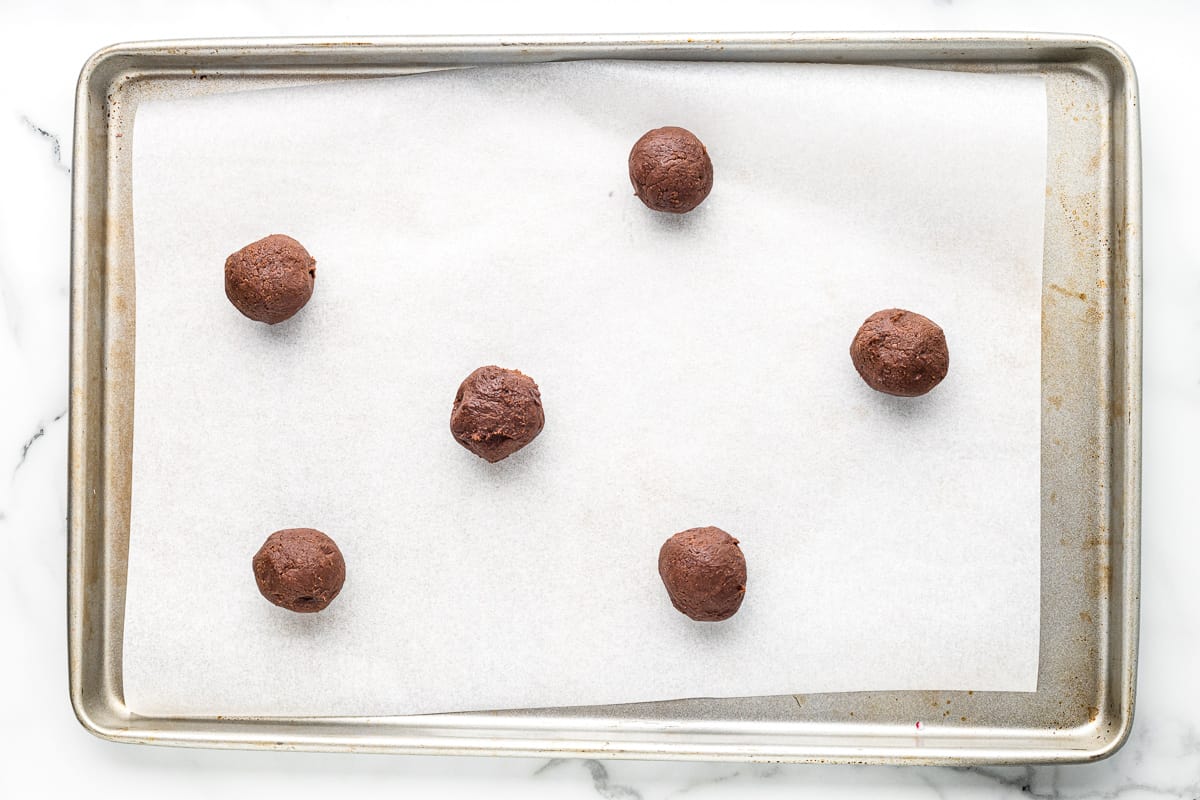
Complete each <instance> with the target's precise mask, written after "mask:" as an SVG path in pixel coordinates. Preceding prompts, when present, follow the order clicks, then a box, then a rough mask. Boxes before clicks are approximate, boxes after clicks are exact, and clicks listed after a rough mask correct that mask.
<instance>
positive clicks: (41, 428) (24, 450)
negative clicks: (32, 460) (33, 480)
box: [13, 409, 67, 475]
mask: <svg viewBox="0 0 1200 800" xmlns="http://www.w3.org/2000/svg"><path fill="white" fill-rule="evenodd" d="M66 415H67V410H66V409H63V410H62V411H60V412H59V413H58V414H57V415H55V417H54V419H52V420H50V423H49V425H53V424H54V423H56V422H59V421H60V420H62V418H63V417H65V416H66ZM47 427H48V425H38V429H37V430H36V431H34V434H33V436H30V437H29V438H28V439H26V440H25V444H23V445H21V459H20V460H19V461H18V462H17V465H16V466H15V467H13V475H16V474H17V472H18V470H20V469H21V467H23V466H24V465H25V459H26V457H27V456H28V455H29V449H30V448H31V447H33V444H34V442H36V441H37V440H38V439H40V438H42V437H43V436H45V435H46V428H47Z"/></svg>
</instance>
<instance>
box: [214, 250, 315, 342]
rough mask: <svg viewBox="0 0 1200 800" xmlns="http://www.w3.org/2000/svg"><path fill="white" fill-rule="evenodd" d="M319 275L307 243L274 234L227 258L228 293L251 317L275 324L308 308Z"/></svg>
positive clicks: (226, 291)
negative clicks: (307, 248) (305, 307)
mask: <svg viewBox="0 0 1200 800" xmlns="http://www.w3.org/2000/svg"><path fill="white" fill-rule="evenodd" d="M316 277H317V262H316V259H314V258H313V257H312V256H310V255H309V254H308V251H307V250H305V249H304V246H303V245H301V244H300V243H299V242H297V241H296V240H295V239H293V238H292V237H290V236H284V235H283V234H281V233H273V234H271V235H270V236H268V237H267V238H265V239H259V240H258V241H257V242H253V243H251V244H248V245H246V246H245V247H243V248H242V249H241V250H238V251H237V252H236V253H234V254H233V255H231V256H230V257H229V258H227V259H225V296H226V297H228V298H229V302H231V303H233V305H234V307H235V308H237V310H238V311H240V312H242V313H243V314H245V315H246V316H247V317H249V318H250V319H253V320H257V321H259V322H265V323H267V324H268V325H274V324H275V323H277V322H283V321H284V320H285V319H289V318H290V317H291V316H292V315H293V314H295V313H296V312H297V311H299V310H300V309H302V308H304V304H305V303H307V302H308V298H310V297H312V293H313V282H314V281H315V280H316Z"/></svg>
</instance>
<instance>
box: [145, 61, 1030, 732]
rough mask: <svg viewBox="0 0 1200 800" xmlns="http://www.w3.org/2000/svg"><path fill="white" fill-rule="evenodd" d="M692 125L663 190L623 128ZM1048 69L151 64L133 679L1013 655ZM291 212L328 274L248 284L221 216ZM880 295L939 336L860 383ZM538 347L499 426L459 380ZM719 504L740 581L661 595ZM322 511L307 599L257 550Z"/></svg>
mask: <svg viewBox="0 0 1200 800" xmlns="http://www.w3.org/2000/svg"><path fill="white" fill-rule="evenodd" d="M664 124H674V125H682V126H684V127H687V128H689V129H691V130H692V131H694V132H695V133H696V134H697V135H698V136H699V137H700V138H701V139H702V140H703V141H704V142H705V143H706V145H707V146H708V149H709V152H710V154H711V156H712V159H713V162H714V164H715V172H716V180H715V188H714V190H713V192H712V195H711V196H710V197H709V199H708V201H707V202H706V203H705V204H704V205H702V206H701V207H700V208H699V209H698V210H697V211H696V212H694V213H692V214H689V215H686V216H666V215H660V214H655V213H653V212H651V211H649V210H647V209H646V208H644V207H643V206H642V205H641V204H640V203H639V202H638V200H637V199H636V198H635V197H634V196H633V194H632V191H631V189H630V186H629V182H628V177H627V167H626V159H627V156H628V152H629V148H630V146H631V145H632V144H633V142H634V141H635V140H636V139H637V138H638V136H640V135H641V134H642V133H643V132H644V131H646V130H648V129H650V128H653V127H657V126H660V125H664ZM1045 131H1046V120H1045V95H1044V89H1043V86H1042V83H1041V81H1040V80H1039V79H1036V78H1029V77H1018V76H1006V75H966V74H951V73H939V72H932V71H920V70H905V69H899V68H865V67H833V66H812V65H783V64H759V65H752V64H698V63H691V64H665V63H654V64H650V63H605V62H594V63H575V64H557V65H541V66H523V67H519V68H484V69H475V70H457V71H451V72H441V73H436V74H428V75H422V76H413V77H403V78H397V79H382V80H358V81H351V82H345V83H337V84H331V85H324V86H317V87H306V88H293V89H284V90H272V91H262V92H250V93H240V94H226V95H219V96H212V97H204V98H199V99H187V100H167V101H156V102H148V103H146V104H145V105H143V106H142V107H141V108H140V109H139V110H138V117H137V124H136V130H135V136H134V204H135V237H136V260H137V375H136V408H135V426H136V430H135V437H134V460H133V468H134V475H133V498H132V503H133V505H132V530H131V535H130V552H129V576H128V597H127V604H126V617H125V634H124V635H125V638H124V642H125V650H124V680H125V695H126V699H127V701H128V703H129V706H130V707H131V708H132V709H133V710H134V711H135V712H142V713H174V714H189V713H202V714H212V713H221V714H300V715H305V714H371V715H378V714H392V713H424V712H439V711H455V710H464V709H497V708H511V707H542V706H563V705H577V704H596V703H614V702H629V701H642V700H656V699H669V698H680V697H694V696H740V695H757V694H781V693H790V692H791V693H795V692H805V693H811V692H828V691H841V690H898V689H940V690H952V689H974V690H1012V691H1028V690H1033V689H1035V688H1036V672H1037V662H1038V614H1039V544H1038V539H1039V533H1038V531H1039V514H1040V511H1039V446H1040V445H1039V394H1040V392H1039V359H1040V355H1039V342H1040V339H1039V337H1040V322H1039V319H1040V315H1039V310H1040V285H1041V277H1040V275H1041V259H1042V217H1043V204H1044V193H1043V186H1044V169H1045V160H1046V141H1045ZM269 233H287V234H290V235H292V236H294V237H296V238H297V239H299V240H300V241H301V242H303V243H304V244H305V245H306V246H307V247H308V249H309V250H310V251H311V252H312V254H313V255H314V256H315V257H316V259H317V261H318V268H317V269H318V271H317V282H316V292H315V294H314V296H313V299H312V301H311V302H310V303H309V305H308V307H306V308H305V309H304V310H303V311H302V312H301V313H300V314H299V315H298V316H296V317H295V318H294V319H293V320H291V321H289V322H287V323H284V324H282V325H279V326H276V327H267V326H264V325H261V324H257V323H252V322H250V321H249V320H247V319H245V318H243V317H242V316H241V315H240V314H238V312H237V311H236V310H235V309H234V308H233V307H232V306H231V305H230V304H229V303H228V301H227V300H226V298H225V295H224V291H223V272H222V267H223V263H224V259H225V257H226V256H227V255H228V254H229V253H231V252H233V251H234V250H237V249H238V248H239V247H241V246H243V245H244V244H247V243H248V242H250V241H253V240H255V239H258V238H260V237H262V236H265V235H267V234H269ZM893 306H898V307H902V308H910V309H912V310H915V311H919V312H921V313H924V314H926V315H927V316H929V317H931V318H932V319H934V320H936V321H938V322H939V323H940V324H941V325H942V326H943V327H944V329H945V330H946V334H947V337H948V340H949V345H950V350H951V366H950V373H949V377H948V378H947V379H946V380H945V382H944V383H943V384H942V385H941V386H940V387H938V388H937V389H936V390H934V391H933V392H932V393H931V394H929V395H927V396H925V397H923V398H918V399H901V398H891V397H887V396H884V395H881V394H877V393H875V392H872V391H871V390H869V389H868V388H867V387H866V386H865V385H864V384H863V383H862V381H861V380H860V379H859V377H858V375H857V374H856V373H855V371H854V368H853V366H852V365H851V363H850V359H849V356H848V347H849V344H850V339H851V337H852V336H853V334H854V332H855V330H856V329H857V327H858V325H859V324H860V323H861V322H862V321H863V319H865V318H866V317H867V316H868V315H869V314H871V313H872V312H874V311H876V310H878V309H881V308H888V307H893ZM484 364H499V365H501V366H506V367H515V368H518V369H521V370H522V371H524V372H526V373H528V374H529V375H531V376H533V377H534V378H535V379H536V380H537V382H538V383H539V384H540V386H541V389H542V394H543V398H544V402H545V409H546V416H547V423H546V428H545V431H544V432H543V434H542V435H541V437H540V438H538V439H537V440H536V442H534V443H533V444H532V445H531V446H529V447H528V448H526V449H525V450H524V451H522V452H520V453H518V454H517V455H515V456H513V457H512V458H510V459H508V460H507V461H505V462H502V463H500V464H496V465H489V464H487V463H485V462H483V461H482V460H480V459H478V458H476V457H475V456H473V455H471V454H470V453H468V452H467V451H465V450H464V449H462V448H461V447H460V446H459V445H457V444H456V443H455V442H454V441H453V439H452V438H451V436H450V433H449V431H448V420H449V413H450V406H451V402H452V400H453V397H454V393H455V390H456V388H457V386H458V384H459V382H460V381H461V380H462V379H463V378H464V377H465V376H466V375H467V374H468V373H469V372H470V371H471V370H472V369H474V368H475V367H477V366H480V365H484ZM701 525H717V526H720V527H722V528H724V529H726V530H728V531H729V532H731V533H732V534H733V535H735V536H737V537H738V538H740V539H741V541H742V547H743V550H744V552H745V554H746V558H747V560H748V563H749V580H748V593H747V597H746V601H745V604H744V606H743V607H742V610H741V611H740V613H739V614H738V615H737V616H735V617H734V618H733V619H731V620H729V621H727V622H724V623H721V624H704V623H696V622H692V621H690V620H688V619H687V618H685V617H684V616H682V615H681V614H679V613H678V612H676V611H675V610H674V609H673V608H672V607H671V605H670V603H669V602H668V600H667V597H666V594H665V591H664V589H663V587H662V584H661V583H660V581H659V577H658V575H657V564H656V562H657V554H658V549H659V547H660V545H661V544H662V542H663V541H664V540H665V539H666V538H667V537H668V536H669V535H671V534H672V533H675V532H676V531H679V530H682V529H685V528H689V527H694V526H701ZM295 526H311V527H316V528H319V529H321V530H324V531H325V532H327V533H329V534H330V535H331V536H333V537H334V539H336V540H337V542H338V543H339V545H340V546H341V549H342V550H343V552H344V553H345V556H346V561H347V564H348V578H347V582H346V586H345V590H344V591H343V592H342V594H341V596H340V597H339V598H337V600H336V601H335V602H334V604H333V605H332V606H331V607H330V608H329V609H327V610H326V611H325V612H322V613H320V614H316V615H296V614H292V613H289V612H287V611H283V610H281V609H278V608H275V607H273V606H271V605H269V604H268V603H267V602H266V601H265V600H263V599H262V597H260V596H259V594H258V592H257V589H256V588H255V584H254V580H253V577H252V574H251V570H250V559H251V556H252V555H253V553H254V552H255V551H256V550H257V548H258V547H259V545H260V544H261V542H262V540H263V539H264V538H265V537H266V536H267V534H269V533H270V532H271V531H273V530H276V529H278V528H284V527H295Z"/></svg>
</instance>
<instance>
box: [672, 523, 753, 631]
mask: <svg viewBox="0 0 1200 800" xmlns="http://www.w3.org/2000/svg"><path fill="white" fill-rule="evenodd" d="M658 574H659V575H660V576H661V577H662V582H663V584H664V585H665V586H666V587H667V595H668V596H670V598H671V605H673V606H675V608H677V609H679V610H680V611H682V612H683V613H684V614H687V615H688V616H689V617H691V618H692V619H694V620H698V621H700V622H719V621H720V620H723V619H729V618H730V617H732V616H733V615H734V614H736V613H737V610H738V609H739V608H740V607H741V605H742V598H743V597H745V596H746V557H745V556H744V555H742V549H741V548H740V547H738V540H737V539H735V538H733V537H732V536H730V535H729V534H728V533H726V532H725V531H723V530H721V529H720V528H713V527H708V528H692V529H690V530H686V531H682V532H680V533H677V534H675V535H674V536H672V537H671V538H670V539H667V541H666V543H665V544H663V546H662V549H661V550H660V551H659V552H658Z"/></svg>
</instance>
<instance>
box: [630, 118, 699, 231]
mask: <svg viewBox="0 0 1200 800" xmlns="http://www.w3.org/2000/svg"><path fill="white" fill-rule="evenodd" d="M629 180H630V181H632V182H633V191H634V192H635V193H636V194H637V196H638V197H639V198H640V199H641V201H642V202H643V203H645V204H646V205H647V206H648V207H649V208H652V209H654V210H655V211H667V212H670V213H673V214H683V213H685V212H687V211H691V210H692V209H693V208H695V207H696V206H698V205H700V204H701V203H702V202H704V198H706V197H708V193H709V192H710V191H712V185H713V165H712V160H711V159H709V157H708V150H706V149H705V147H704V143H703V142H701V141H700V140H699V139H697V138H696V136H695V134H693V133H692V132H691V131H688V130H685V129H683V128H672V127H667V128H655V129H654V130H652V131H649V132H648V133H646V134H645V135H644V136H642V138H640V139H638V140H637V142H636V143H635V144H634V145H633V150H632V151H630V153H629Z"/></svg>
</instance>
